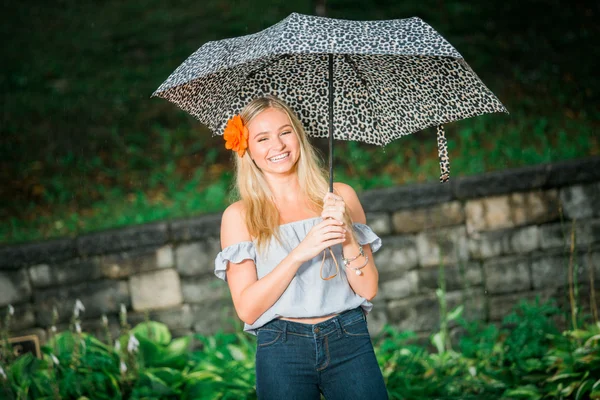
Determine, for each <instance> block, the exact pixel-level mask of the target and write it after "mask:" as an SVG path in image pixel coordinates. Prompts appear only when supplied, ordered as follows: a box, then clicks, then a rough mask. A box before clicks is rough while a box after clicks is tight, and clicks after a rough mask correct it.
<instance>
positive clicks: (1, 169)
mask: <svg viewBox="0 0 600 400" xmlns="http://www.w3.org/2000/svg"><path fill="white" fill-rule="evenodd" d="M327 4H328V7H329V12H330V16H332V17H338V18H349V19H388V18H406V17H411V16H419V17H421V18H423V19H424V20H425V21H426V22H428V23H430V24H431V25H432V26H433V27H434V28H435V29H436V30H437V31H438V32H440V33H441V34H442V35H443V36H444V37H446V38H447V39H448V40H449V41H450V42H451V43H452V44H453V45H454V46H455V47H456V48H457V49H458V50H459V52H460V53H461V54H462V55H463V56H464V57H465V59H466V60H467V62H468V63H469V64H470V65H471V66H472V67H473V69H474V70H475V71H476V72H477V73H478V75H479V76H480V77H481V79H482V80H483V81H484V82H485V83H486V85H487V86H488V87H489V88H490V89H491V90H492V91H493V92H494V93H496V95H497V96H498V97H499V98H500V100H501V101H502V102H503V103H504V104H505V105H506V107H507V108H508V110H509V111H510V113H511V114H510V115H506V114H494V115H485V116H481V117H477V118H471V119H468V120H464V121H458V122H455V123H452V124H448V125H447V127H446V128H447V137H448V139H449V149H450V159H451V176H453V177H457V176H462V175H472V174H479V173H482V172H485V171H492V170H501V169H505V168H511V167H518V166H524V165H532V164H538V163H543V162H552V161H558V160H565V159H573V158H578V157H584V156H589V155H597V154H599V153H600V151H599V150H600V143H599V140H598V137H597V136H598V135H597V132H598V121H599V120H600V118H599V117H600V112H599V110H598V106H597V101H594V99H595V98H597V94H598V89H599V85H598V82H599V80H598V77H597V74H596V72H595V71H594V70H593V63H592V62H591V61H588V60H593V59H597V58H598V56H600V54H598V52H599V50H598V47H597V46H593V45H592V40H591V38H592V36H593V35H594V34H597V33H598V26H597V24H596V23H595V21H596V19H595V18H596V17H597V15H596V13H597V12H598V10H597V7H596V8H593V7H592V6H591V5H587V4H586V3H576V4H574V5H573V6H572V7H568V8H565V7H561V6H560V4H559V3H558V2H545V4H544V5H543V8H544V15H543V18H542V17H539V16H540V14H539V12H540V7H542V6H541V5H540V4H539V3H538V2H535V1H525V2H523V1H519V2H517V1H516V0H511V1H506V2H502V3H501V4H500V3H499V4H495V3H494V4H492V3H490V4H488V3H483V2H482V3H481V4H473V2H467V1H458V0H454V1H445V2H433V3H430V2H413V3H409V2H393V1H381V0H380V1H377V2H372V3H369V5H368V6H365V3H363V2H361V1H358V0H352V1H350V0H332V1H328V3H327ZM4 8H5V10H4V12H3V13H2V14H3V15H4V19H5V21H4V22H3V23H2V24H0V34H2V35H3V36H4V37H5V38H10V40H6V41H5V43H4V54H5V57H4V60H3V64H2V68H1V70H0V89H2V90H0V93H1V94H0V96H2V97H1V101H2V104H3V106H2V110H3V112H2V114H1V116H0V118H1V120H0V121H1V124H0V135H1V136H2V141H1V142H0V156H1V157H0V181H1V182H2V185H1V186H0V242H2V243H15V242H22V241H31V240H40V239H45V238H53V237H64V236H73V235H77V234H81V233H84V232H90V231H95V230H99V229H104V228H109V227H116V226H124V225H131V224H138V223H144V222H149V221H155V220H167V219H170V218H178V217H185V216H192V215H199V214H202V213H206V212H213V211H219V210H222V209H224V207H225V206H226V204H227V203H228V202H229V201H230V200H231V198H230V195H229V193H230V191H229V189H230V186H231V173H232V163H231V154H230V153H229V152H228V151H226V150H225V149H224V147H223V140H222V138H221V137H211V134H210V132H208V131H207V129H206V128H205V127H203V126H202V125H200V124H199V123H198V122H197V121H195V120H194V119H193V118H192V117H190V116H188V115H187V114H185V113H184V112H182V111H181V110H179V109H178V108H177V107H176V106H174V105H172V104H170V103H169V102H167V101H165V100H162V99H158V98H152V99H151V98H149V96H150V94H151V93H152V92H153V91H154V90H155V89H156V88H157V87H158V86H159V85H160V83H162V81H164V79H166V77H167V76H168V75H169V74H170V73H171V72H172V71H173V70H174V69H175V68H176V67H177V66H178V65H179V64H180V63H181V62H182V61H183V60H184V59H185V58H187V56H189V55H190V54H191V53H192V52H193V51H195V50H196V49H197V48H198V47H199V46H200V45H201V44H202V43H204V42H206V41H208V40H216V39H221V38H225V37H231V36H237V35H243V34H247V33H253V32H257V31H259V30H261V29H263V28H266V27H268V26H270V25H272V24H273V23H275V22H277V21H279V20H280V19H282V18H284V17H285V16H287V15H288V14H289V13H290V12H292V11H296V12H301V13H311V8H312V2H310V1H294V2H283V1H279V2H276V1H266V0H259V1H252V2H250V1H237V2H226V1H217V0H207V1H204V2H183V1H175V2H169V3H165V2H158V1H143V2H134V3H131V2H119V1H116V0H111V1H105V2H92V1H89V0H88V1H79V2H75V1H71V0H68V1H61V2H60V3H57V4H54V3H52V4H50V3H44V2H29V3H27V4H24V3H19V2H12V3H7V4H6V5H5V6H4ZM314 143H315V144H316V145H317V146H318V147H319V148H320V149H326V144H325V143H324V141H321V140H316V141H315V142H314ZM335 163H336V177H337V179H339V180H343V181H345V182H348V183H350V184H352V185H354V186H355V187H356V189H357V190H358V191H361V190H366V189H370V188H374V187H385V186H390V185H397V184H403V183H408V182H421V181H435V180H437V177H438V175H439V166H438V161H437V150H436V143H435V132H434V131H433V130H431V129H429V130H426V131H424V132H420V133H417V134H414V135H411V136H409V137H405V138H402V139H400V140H397V141H395V142H393V143H391V144H390V145H388V146H386V147H385V148H378V147H375V146H370V145H366V144H359V143H345V142H337V144H336V160H335Z"/></svg>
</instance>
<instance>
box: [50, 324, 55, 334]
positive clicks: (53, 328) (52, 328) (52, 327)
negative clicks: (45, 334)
mask: <svg viewBox="0 0 600 400" xmlns="http://www.w3.org/2000/svg"><path fill="white" fill-rule="evenodd" d="M50 330H51V331H52V333H56V327H55V326H54V325H52V326H51V327H50Z"/></svg>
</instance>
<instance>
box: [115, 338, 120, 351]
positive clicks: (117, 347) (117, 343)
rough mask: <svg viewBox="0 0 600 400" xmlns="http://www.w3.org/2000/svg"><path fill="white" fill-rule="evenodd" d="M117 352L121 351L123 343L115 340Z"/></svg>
mask: <svg viewBox="0 0 600 400" xmlns="http://www.w3.org/2000/svg"><path fill="white" fill-rule="evenodd" d="M115 350H116V351H121V342H119V341H118V340H115Z"/></svg>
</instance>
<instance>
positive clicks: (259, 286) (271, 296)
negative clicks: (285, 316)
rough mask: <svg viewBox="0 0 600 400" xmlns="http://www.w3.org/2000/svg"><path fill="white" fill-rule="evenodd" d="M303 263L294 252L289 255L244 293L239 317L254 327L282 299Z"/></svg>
mask: <svg viewBox="0 0 600 400" xmlns="http://www.w3.org/2000/svg"><path fill="white" fill-rule="evenodd" d="M301 265H302V261H299V260H297V258H296V256H295V254H294V252H293V251H292V252H291V253H289V254H288V255H287V256H286V257H285V258H284V259H283V260H282V261H281V262H280V263H279V264H278V265H277V266H276V267H275V268H273V270H272V271H271V272H269V273H268V274H267V275H265V276H263V277H262V278H260V279H259V280H257V281H256V282H254V283H253V284H252V285H250V286H248V287H247V288H246V289H244V290H243V291H242V294H241V298H240V304H241V307H240V308H241V309H240V310H238V316H239V317H240V318H241V319H242V321H244V322H245V323H247V324H248V325H252V324H253V323H254V322H255V321H256V320H257V319H258V318H259V317H260V316H261V315H262V314H263V313H264V312H265V311H267V310H268V309H269V308H270V307H271V306H272V305H273V304H275V302H276V301H277V300H278V299H279V298H280V297H281V295H282V294H283V292H285V290H286V289H287V287H288V286H289V284H290V282H291V281H292V279H293V278H294V276H296V272H297V271H298V268H300V266H301Z"/></svg>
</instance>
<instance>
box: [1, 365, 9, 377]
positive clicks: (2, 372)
mask: <svg viewBox="0 0 600 400" xmlns="http://www.w3.org/2000/svg"><path fill="white" fill-rule="evenodd" d="M0 376H1V377H2V378H4V379H7V378H8V377H7V376H6V373H5V372H4V370H3V369H2V367H0Z"/></svg>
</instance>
